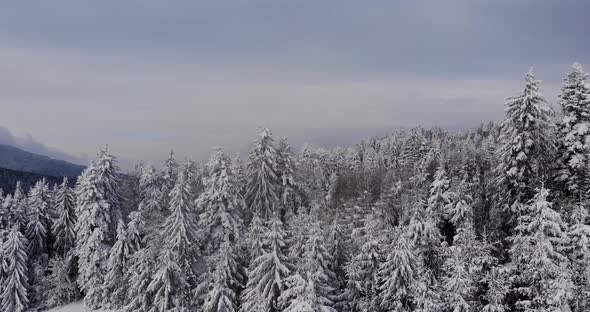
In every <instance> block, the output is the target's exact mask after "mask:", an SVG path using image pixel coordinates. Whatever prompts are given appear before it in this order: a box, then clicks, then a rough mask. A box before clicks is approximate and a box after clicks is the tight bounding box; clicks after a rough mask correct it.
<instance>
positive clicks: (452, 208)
mask: <svg viewBox="0 0 590 312" xmlns="http://www.w3.org/2000/svg"><path fill="white" fill-rule="evenodd" d="M468 191H469V189H468V182H467V180H466V177H464V178H463V179H462V180H461V183H460V184H459V187H458V189H457V190H456V191H454V192H452V193H451V196H450V199H451V204H450V205H448V206H447V210H446V214H447V216H448V218H449V221H450V222H451V223H452V224H453V225H454V226H455V227H456V228H459V227H461V226H462V225H463V224H465V223H466V222H473V208H472V207H471V203H472V201H473V198H471V196H470V195H469V193H468Z"/></svg>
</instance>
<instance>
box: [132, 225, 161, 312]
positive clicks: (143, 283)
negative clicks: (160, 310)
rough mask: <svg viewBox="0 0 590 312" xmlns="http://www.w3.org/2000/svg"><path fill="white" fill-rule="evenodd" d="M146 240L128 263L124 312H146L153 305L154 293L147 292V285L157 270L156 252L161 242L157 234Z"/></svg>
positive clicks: (159, 248)
mask: <svg viewBox="0 0 590 312" xmlns="http://www.w3.org/2000/svg"><path fill="white" fill-rule="evenodd" d="M147 238H150V239H149V240H148V241H149V244H147V245H146V247H144V248H142V249H139V250H138V251H137V252H135V253H134V254H133V256H132V258H131V261H130V268H129V277H128V278H127V279H128V280H129V286H128V287H129V289H128V291H127V294H128V296H127V298H129V303H128V304H127V305H126V306H125V307H124V308H123V311H125V312H148V311H149V310H150V309H151V308H152V306H153V303H154V293H153V291H149V285H150V284H151V282H152V278H153V277H154V276H155V272H156V269H157V268H159V267H158V265H159V263H158V257H159V255H158V252H159V251H160V250H161V248H162V246H161V243H162V240H161V239H160V238H159V234H157V233H153V234H152V236H148V237H147Z"/></svg>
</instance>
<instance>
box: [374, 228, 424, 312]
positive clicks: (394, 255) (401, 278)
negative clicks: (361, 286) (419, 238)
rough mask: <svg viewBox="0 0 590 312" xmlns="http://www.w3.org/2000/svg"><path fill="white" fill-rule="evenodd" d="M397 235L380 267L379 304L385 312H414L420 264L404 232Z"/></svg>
mask: <svg viewBox="0 0 590 312" xmlns="http://www.w3.org/2000/svg"><path fill="white" fill-rule="evenodd" d="M397 234H398V237H397V239H396V240H395V242H394V244H393V246H392V248H391V251H390V253H389V254H388V255H387V259H386V260H385V262H383V263H382V264H381V265H380V267H379V273H378V276H379V282H380V286H379V290H380V293H379V299H380V300H379V301H380V302H379V304H380V307H381V309H382V310H383V311H412V307H413V300H414V296H415V293H414V291H415V288H416V284H417V283H418V276H417V274H418V272H419V268H418V265H419V263H420V262H419V259H418V257H417V256H416V255H415V253H414V250H413V249H414V248H413V247H414V246H413V245H412V242H411V241H410V240H409V239H408V238H407V237H406V235H405V234H404V233H403V231H402V232H401V233H397Z"/></svg>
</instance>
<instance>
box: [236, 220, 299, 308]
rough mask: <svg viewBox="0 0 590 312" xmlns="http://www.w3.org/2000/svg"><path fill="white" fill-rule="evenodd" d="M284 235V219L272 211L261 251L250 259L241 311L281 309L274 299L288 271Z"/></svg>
mask: <svg viewBox="0 0 590 312" xmlns="http://www.w3.org/2000/svg"><path fill="white" fill-rule="evenodd" d="M285 235H286V233H285V230H284V229H283V223H282V222H281V220H280V219H279V218H278V216H276V214H275V216H274V217H273V218H272V219H271V220H270V226H269V229H268V230H267V232H266V235H265V239H264V247H265V250H264V252H263V254H262V255H260V256H259V257H258V258H256V259H254V261H252V263H250V268H249V273H248V282H247V284H246V289H245V291H244V294H243V298H242V311H244V312H246V311H257V312H276V311H280V310H278V309H279V307H278V306H277V300H278V298H279V296H280V295H281V293H282V292H283V291H284V290H285V284H284V280H285V278H286V277H288V276H289V274H290V272H291V269H290V265H289V261H288V259H287V256H286V255H285V247H286V244H285Z"/></svg>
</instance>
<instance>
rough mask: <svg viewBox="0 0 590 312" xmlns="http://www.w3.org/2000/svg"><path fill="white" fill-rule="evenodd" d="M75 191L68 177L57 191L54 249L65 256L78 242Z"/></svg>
mask: <svg viewBox="0 0 590 312" xmlns="http://www.w3.org/2000/svg"><path fill="white" fill-rule="evenodd" d="M75 204H76V203H75V198H74V192H73V190H72V189H71V188H70V186H69V185H68V179H67V178H64V180H63V182H62V184H60V185H59V187H58V188H57V191H56V193H55V198H54V205H55V207H54V209H55V210H56V213H57V217H56V219H55V220H54V222H53V224H52V229H51V231H52V233H53V237H54V239H55V241H54V244H53V249H54V250H55V251H56V252H57V253H58V254H60V255H61V256H65V255H66V254H67V253H68V252H69V251H70V250H71V249H72V248H73V247H74V246H75V244H76V229H75V227H76V207H75Z"/></svg>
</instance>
